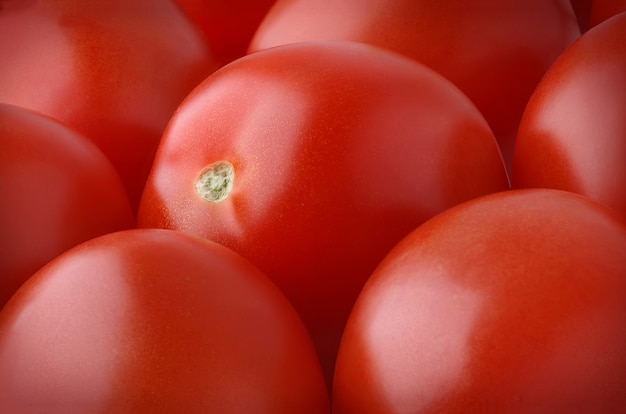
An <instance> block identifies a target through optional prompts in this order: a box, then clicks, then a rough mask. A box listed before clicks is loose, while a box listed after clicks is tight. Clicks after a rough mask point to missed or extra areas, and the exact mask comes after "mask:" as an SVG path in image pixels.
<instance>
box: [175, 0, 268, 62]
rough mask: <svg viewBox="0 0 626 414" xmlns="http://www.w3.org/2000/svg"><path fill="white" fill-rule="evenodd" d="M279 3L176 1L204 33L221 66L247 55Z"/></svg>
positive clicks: (204, 0)
mask: <svg viewBox="0 0 626 414" xmlns="http://www.w3.org/2000/svg"><path fill="white" fill-rule="evenodd" d="M275 2H276V0H175V3H177V4H178V5H179V6H180V8H181V9H182V10H183V11H184V12H185V13H186V14H187V16H189V18H190V19H191V20H192V21H193V22H194V23H195V24H196V25H197V26H198V28H199V29H200V30H201V31H202V33H204V35H205V36H206V38H207V40H208V41H209V45H210V46H211V51H212V52H213V55H214V56H215V57H216V59H217V60H218V63H219V64H220V65H222V64H226V63H228V62H231V61H233V60H235V59H237V58H240V57H241V56H243V55H245V54H246V52H247V50H248V46H249V44H250V41H251V40H252V36H253V35H254V32H255V31H256V30H257V28H258V26H259V24H261V21H263V19H264V18H265V15H266V14H267V12H268V11H269V9H270V8H271V7H272V6H273V5H274V3H275Z"/></svg>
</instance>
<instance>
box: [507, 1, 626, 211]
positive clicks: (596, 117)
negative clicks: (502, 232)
mask: <svg viewBox="0 0 626 414" xmlns="http://www.w3.org/2000/svg"><path fill="white" fill-rule="evenodd" d="M625 40H626V13H621V14H620V15H616V16H614V17H613V18H611V19H608V20H606V21H604V22H603V23H601V24H599V25H597V26H595V27H593V28H591V29H589V30H588V31H587V32H585V34H583V35H582V36H581V37H580V38H579V39H578V40H577V41H576V42H574V43H573V44H572V45H571V46H570V47H569V48H568V49H567V50H566V51H565V52H564V53H563V54H562V55H561V56H560V57H559V59H558V60H557V61H556V62H555V63H554V65H553V66H552V67H551V68H550V70H549V71H548V73H546V76H545V77H544V78H543V80H542V81H541V83H540V84H539V85H538V87H537V90H536V91H535V92H534V94H533V95H532V97H531V99H530V100H529V102H528V106H527V108H526V111H525V113H524V116H523V118H522V122H521V124H520V127H519V134H518V137H517V143H516V146H515V153H514V157H513V170H512V176H511V180H512V184H513V186H514V187H516V188H526V187H548V188H556V189H562V190H568V191H573V192H577V193H581V194H583V195H586V196H588V197H591V198H593V199H594V200H596V201H598V202H600V203H603V204H606V205H607V206H609V207H611V208H613V209H615V210H616V211H617V212H618V213H619V214H621V216H622V218H623V219H624V220H626V117H624V108H626V41H625Z"/></svg>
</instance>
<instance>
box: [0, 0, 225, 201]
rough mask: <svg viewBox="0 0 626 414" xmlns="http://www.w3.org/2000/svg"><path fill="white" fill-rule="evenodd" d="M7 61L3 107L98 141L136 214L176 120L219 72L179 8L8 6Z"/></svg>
mask: <svg viewBox="0 0 626 414" xmlns="http://www.w3.org/2000/svg"><path fill="white" fill-rule="evenodd" d="M0 61H2V62H3V63H2V64H0V102H6V103H10V104H14V105H18V106H23V107H26V108H31V109H34V110H37V111H40V112H42V113H45V114H47V115H50V116H52V117H54V118H57V119H59V120H61V121H63V122H64V123H65V124H67V125H69V126H70V127H72V128H74V129H76V130H77V131H79V132H80V133H82V134H83V135H84V136H86V137H87V138H89V139H90V140H92V141H93V142H95V143H96V145H97V146H98V147H99V148H100V149H101V150H102V151H103V152H104V153H105V155H107V156H108V157H109V159H110V160H111V161H112V162H113V164H114V165H115V167H116V168H117V169H118V171H119V173H120V175H121V176H122V179H123V181H124V183H125V185H126V187H127V189H128V192H129V194H130V197H131V201H133V203H134V205H135V206H136V205H137V204H138V202H139V198H140V196H141V191H142V189H143V186H144V184H145V179H146V176H147V174H148V171H149V169H150V165H151V162H152V157H153V156H154V151H155V149H156V146H157V143H158V140H159V139H160V137H161V134H162V132H163V128H164V127H165V125H166V124H167V121H168V120H169V118H170V116H171V114H172V112H174V110H175V108H176V106H177V105H178V104H179V103H180V101H181V100H182V99H183V98H184V97H185V95H186V94H187V93H189V91H191V89H192V88H193V87H195V86H196V85H197V84H198V83H200V81H201V80H203V79H204V77H206V75H207V74H208V73H210V72H211V71H212V70H213V67H214V64H215V63H214V61H213V58H212V57H211V55H210V53H209V51H208V49H207V45H206V42H205V41H204V39H203V38H202V36H201V35H200V33H198V32H197V30H196V29H195V28H194V27H193V25H192V24H191V22H189V21H188V20H187V19H186V18H185V17H184V15H183V14H182V13H181V12H180V11H179V10H178V9H177V8H176V7H175V5H174V4H172V2H171V1H170V0H133V1H129V0H108V1H106V2H102V1H96V0H81V1H76V0H40V1H29V0H12V1H11V0H0Z"/></svg>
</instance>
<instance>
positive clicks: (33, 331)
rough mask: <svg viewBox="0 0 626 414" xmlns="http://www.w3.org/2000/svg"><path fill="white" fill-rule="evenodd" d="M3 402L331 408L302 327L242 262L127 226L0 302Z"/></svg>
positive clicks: (20, 411)
mask: <svg viewBox="0 0 626 414" xmlns="http://www.w3.org/2000/svg"><path fill="white" fill-rule="evenodd" d="M0 389H1V390H2V393H1V394H0V411H1V412H3V413H16V414H26V413H41V412H45V413H50V414H52V413H63V414H67V413H73V412H80V413H87V412H90V413H91V412H94V413H95V412H98V413H100V412H105V413H252V412H254V413H294V414H295V413H311V414H313V413H315V414H318V413H328V412H329V402H328V394H327V391H326V388H325V386H324V380H323V377H322V372H321V369H320V366H319V361H318V360H317V357H316V354H315V350H314V348H313V346H312V344H311V340H310V337H309V336H308V333H307V332H306V330H305V328H304V326H303V324H302V321H301V320H300V319H299V318H298V316H297V314H296V312H295V311H294V310H293V308H292V306H291V305H290V304H289V302H287V300H286V299H285V298H284V296H283V295H282V294H281V293H280V291H279V290H278V289H277V288H276V287H275V285H274V284H272V283H271V282H270V281H269V280H268V279H267V278H266V277H265V276H264V275H263V274H262V273H260V272H259V271H258V270H257V269H256V268H255V267H253V266H252V265H251V264H250V263H248V262H247V261H245V260H244V259H242V258H241V257H240V256H238V255H236V254H234V253H233V252H231V251H230V250H228V249H225V248H224V247H222V246H219V245H217V244H215V243H210V242H208V241H206V240H202V239H200V238H195V237H192V236H189V235H185V234H182V233H178V232H173V231H166V230H128V231H124V232H119V233H114V234H110V235H107V236H103V237H100V238H96V239H92V240H90V241H89V242H86V243H84V244H82V245H80V246H78V247H77V248H75V249H72V250H70V251H69V252H68V253H67V254H65V255H63V256H61V257H60V258H58V259H57V260H55V261H54V262H52V263H51V264H50V265H49V266H46V267H45V268H43V269H42V270H41V271H40V272H38V273H37V274H36V275H35V276H34V277H33V278H32V279H30V280H29V281H28V283H27V284H25V285H24V286H23V288H22V289H21V290H19V291H18V293H17V294H16V296H15V297H14V298H13V299H12V300H11V301H10V302H9V303H8V304H7V305H6V307H5V308H4V309H3V310H2V312H1V313H0Z"/></svg>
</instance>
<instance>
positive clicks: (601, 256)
mask: <svg viewBox="0 0 626 414" xmlns="http://www.w3.org/2000/svg"><path fill="white" fill-rule="evenodd" d="M625 252H626V227H625V226H624V224H623V222H621V221H620V220H619V218H618V217H617V216H616V215H615V214H614V213H613V212H612V211H611V210H610V209H607V208H606V207H604V206H602V205H600V204H597V203H595V202H593V201H591V200H590V199H588V198H586V197H583V196H581V195H578V194H574V193H570V192H566V191H560V190H549V189H530V190H512V191H508V192H503V193H499V194H493V195H489V196H486V197H482V198H480V199H476V200H472V201H469V202H467V203H464V204H462V205H460V206H457V207H453V208H451V209H449V210H448V211H446V212H444V213H442V214H440V215H438V216H437V217H435V218H433V219H432V220H430V221H429V222H427V223H425V224H423V225H422V226H421V227H420V228H418V229H416V230H415V231H414V232H412V233H411V234H410V235H409V236H407V237H406V238H405V239H403V241H401V242H400V243H399V244H398V245H397V246H396V247H395V248H394V249H393V250H392V251H391V252H390V253H389V255H388V256H387V257H386V258H385V259H384V260H383V262H382V263H381V265H380V266H379V267H378V268H377V270H376V271H375V272H374V273H373V275H372V277H371V278H370V279H369V281H368V283H367V284H366V286H365V288H364V289H363V292H362V293H361V295H360V296H359V299H358V300H357V302H356V305H355V307H354V309H353V312H352V314H351V316H350V320H349V322H348V325H347V327H346V331H345V334H344V337H343V339H342V343H341V348H340V351H339V357H338V360H337V368H336V374H335V383H334V390H333V412H334V413H337V414H343V413H365V412H367V413H412V414H418V413H465V414H466V413H504V412H506V413H591V412H602V413H621V412H625V411H626V394H625V393H624V383H625V382H626V330H625V329H624V326H626V255H625V254H624V253H625Z"/></svg>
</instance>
